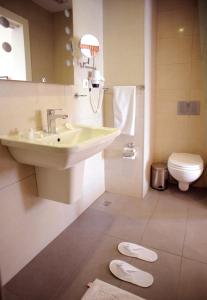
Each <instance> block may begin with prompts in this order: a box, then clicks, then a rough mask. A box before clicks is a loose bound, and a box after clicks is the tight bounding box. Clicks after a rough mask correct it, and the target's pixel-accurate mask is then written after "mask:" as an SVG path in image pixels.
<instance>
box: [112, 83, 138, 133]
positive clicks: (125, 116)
mask: <svg viewBox="0 0 207 300" xmlns="http://www.w3.org/2000/svg"><path fill="white" fill-rule="evenodd" d="M113 110H114V127H116V128H119V129H121V133H122V134H127V135H131V136H133V135H134V133H135V116H136V87H135V86H114V87H113Z"/></svg>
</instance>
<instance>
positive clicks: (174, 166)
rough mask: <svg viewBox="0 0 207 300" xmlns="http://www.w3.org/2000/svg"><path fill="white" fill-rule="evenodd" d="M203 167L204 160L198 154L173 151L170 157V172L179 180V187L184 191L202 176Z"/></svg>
mask: <svg viewBox="0 0 207 300" xmlns="http://www.w3.org/2000/svg"><path fill="white" fill-rule="evenodd" d="M203 168H204V164H203V160H202V158H201V156H200V155H197V154H188V153H172V154H171V155H170V157H169V158H168V170H169V173H170V174H171V175H172V177H173V178H175V179H176V180H177V181H178V186H179V189H180V190H181V191H183V192H185V191H187V190H188V189H189V184H190V183H192V182H194V181H195V180H197V179H198V178H199V177H200V176H201V174H202V173H203Z"/></svg>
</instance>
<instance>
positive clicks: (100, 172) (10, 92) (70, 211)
mask: <svg viewBox="0 0 207 300" xmlns="http://www.w3.org/2000/svg"><path fill="white" fill-rule="evenodd" d="M75 2H76V3H77V2H78V1H77V0H76V1H75ZM87 4H88V5H87ZM93 4H94V5H96V6H95V7H96V10H97V12H96V13H97V15H99V16H100V15H102V0H100V1H98V0H87V1H86V0H84V1H79V5H78V6H76V5H74V6H73V14H74V18H75V20H76V21H77V20H80V19H81V18H80V17H79V16H80V15H81V14H82V12H83V10H82V8H83V9H84V18H85V19H81V22H79V23H78V21H77V22H76V23H75V28H74V31H75V33H79V34H78V35H77V36H76V38H77V39H78V38H80V36H81V35H82V30H83V29H84V30H85V31H88V32H90V30H91V29H92V28H96V31H97V32H98V34H99V35H100V36H99V35H97V37H98V38H99V39H100V41H102V31H101V29H100V28H102V19H101V18H99V19H98V18H91V13H92V10H91V7H92V6H93ZM81 5H83V6H84V7H82V6H81ZM87 16H88V17H87ZM84 20H86V21H85V23H84ZM79 26H80V28H79ZM99 65H100V66H101V65H103V51H101V52H100V54H99ZM76 69H77V66H76ZM75 75H76V77H75V81H76V88H74V87H72V86H63V85H62V86H60V85H51V84H33V83H23V82H5V81H0V134H6V133H8V132H10V131H12V130H14V129H15V128H18V129H19V130H20V131H22V130H25V129H29V128H31V127H32V128H39V127H41V125H43V127H45V124H46V121H45V118H43V120H41V112H42V111H43V112H44V113H45V110H46V109H47V108H63V109H64V112H66V113H68V114H69V119H70V120H71V121H72V122H75V123H84V124H94V125H101V124H102V112H100V113H98V114H94V113H93V112H92V109H91V106H90V101H89V97H84V98H83V97H82V98H74V94H75V93H76V92H78V93H80V94H83V93H84V94H88V92H87V90H81V88H80V87H78V88H77V85H79V82H80V83H81V80H80V79H81V78H82V77H81V78H79V77H78V76H77V74H75ZM80 75H82V72H81V70H80ZM82 188H83V197H82V199H81V200H80V201H78V202H76V203H74V204H70V205H66V204H62V203H57V202H55V201H51V200H46V199H41V198H39V197H38V194H37V187H36V179H35V173H34V168H33V167H31V166H25V165H21V164H18V163H17V162H15V161H14V160H13V158H12V157H11V155H10V154H9V152H8V150H7V148H5V147H2V146H0V270H1V275H2V281H3V284H5V283H6V282H7V281H8V280H9V279H11V278H12V277H13V276H14V275H15V274H16V273H17V272H18V271H19V270H21V269H22V268H23V267H24V266H25V265H26V264H27V263H28V262H29V261H30V260H31V259H32V258H34V256H36V255H37V254H38V253H39V252H40V251H41V250H42V249H43V248H44V247H45V246H47V245H48V243H50V242H51V241H52V240H53V239H54V238H55V237H56V236H57V235H59V234H60V233H61V232H62V231H63V230H64V229H65V228H66V227H67V226H68V225H69V224H71V223H72V222H73V221H74V220H75V219H76V218H77V217H78V216H79V215H80V214H81V213H82V212H83V211H84V209H86V208H87V207H88V206H89V205H90V204H91V203H92V202H93V201H94V200H95V199H97V198H98V197H99V196H100V195H101V194H102V193H103V192H104V190H105V179H104V160H103V156H102V154H101V153H100V154H97V155H95V156H93V157H91V158H90V159H88V160H86V161H85V168H84V179H83V187H82Z"/></svg>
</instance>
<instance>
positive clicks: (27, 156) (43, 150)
mask: <svg viewBox="0 0 207 300" xmlns="http://www.w3.org/2000/svg"><path fill="white" fill-rule="evenodd" d="M119 134H120V131H119V129H117V128H109V127H92V126H82V125H73V126H68V128H67V127H66V126H64V127H62V128H60V129H59V130H58V132H57V133H56V134H47V133H45V132H43V131H36V132H32V133H31V132H30V133H24V134H22V133H16V134H10V135H7V136H1V143H2V144H3V145H5V146H7V147H8V148H9V151H10V153H11V155H12V156H13V157H14V158H15V160H17V161H18V162H20V163H24V164H29V165H33V166H36V167H43V168H55V169H58V170H63V169H67V168H70V167H73V166H74V165H75V164H76V163H78V162H80V161H82V160H85V159H87V158H89V157H90V156H92V155H94V154H96V153H98V152H100V151H102V150H103V149H105V148H106V147H107V146H108V145H109V144H111V143H112V142H113V140H114V139H115V138H116V137H117V136H118V135H119Z"/></svg>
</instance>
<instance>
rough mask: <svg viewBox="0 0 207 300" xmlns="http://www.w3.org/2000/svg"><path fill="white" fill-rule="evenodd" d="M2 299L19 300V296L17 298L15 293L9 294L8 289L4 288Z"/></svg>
mask: <svg viewBox="0 0 207 300" xmlns="http://www.w3.org/2000/svg"><path fill="white" fill-rule="evenodd" d="M0 299H1V298H0ZM2 300H20V298H18V297H17V296H16V295H13V294H11V293H10V292H9V291H8V290H6V289H4V291H3V299H2Z"/></svg>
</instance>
